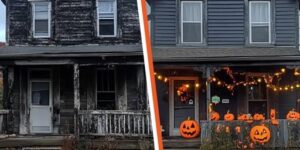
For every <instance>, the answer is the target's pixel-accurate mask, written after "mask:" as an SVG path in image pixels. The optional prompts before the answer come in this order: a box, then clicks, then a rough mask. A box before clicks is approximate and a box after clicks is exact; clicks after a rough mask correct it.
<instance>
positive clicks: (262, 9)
mask: <svg viewBox="0 0 300 150" xmlns="http://www.w3.org/2000/svg"><path fill="white" fill-rule="evenodd" d="M270 11H271V10H270V2H269V1H250V9H249V14H250V16H249V18H250V29H249V31H250V44H260V43H262V44H268V43H271V15H270Z"/></svg>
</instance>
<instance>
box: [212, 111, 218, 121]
mask: <svg viewBox="0 0 300 150" xmlns="http://www.w3.org/2000/svg"><path fill="white" fill-rule="evenodd" d="M210 120H212V121H218V120H220V114H219V113H218V112H215V111H212V112H211V113H210Z"/></svg>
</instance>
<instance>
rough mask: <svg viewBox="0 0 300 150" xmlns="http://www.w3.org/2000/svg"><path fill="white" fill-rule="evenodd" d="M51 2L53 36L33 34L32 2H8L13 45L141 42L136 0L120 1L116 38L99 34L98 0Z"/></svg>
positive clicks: (9, 31) (15, 0) (25, 0)
mask: <svg viewBox="0 0 300 150" xmlns="http://www.w3.org/2000/svg"><path fill="white" fill-rule="evenodd" d="M51 2H52V12H51V15H52V17H51V19H52V20H51V38H33V35H32V21H31V20H32V12H31V5H30V2H28V1H27V0H11V1H8V2H7V4H6V5H7V9H8V13H7V16H8V22H7V23H8V31H7V32H8V43H9V45H11V46H13V45H74V44H118V43H140V28H139V20H138V12H137V4H136V1H131V0H118V1H117V2H118V3H117V6H118V8H117V10H118V16H117V22H118V25H117V27H118V28H117V37H114V38H99V37H97V28H96V0H75V1H67V0H57V1H51Z"/></svg>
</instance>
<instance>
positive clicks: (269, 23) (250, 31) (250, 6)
mask: <svg viewBox="0 0 300 150" xmlns="http://www.w3.org/2000/svg"><path fill="white" fill-rule="evenodd" d="M253 3H267V5H268V9H269V11H268V12H269V14H268V17H269V18H268V19H269V21H268V22H252V16H251V14H252V4H253ZM271 17H272V16H271V2H270V1H250V2H249V42H250V44H271V42H272V39H271V38H272V36H271V32H272V29H271V28H272V26H271ZM253 23H268V28H269V30H268V31H269V34H268V35H269V41H268V42H253V41H252V26H253V25H252V24H253Z"/></svg>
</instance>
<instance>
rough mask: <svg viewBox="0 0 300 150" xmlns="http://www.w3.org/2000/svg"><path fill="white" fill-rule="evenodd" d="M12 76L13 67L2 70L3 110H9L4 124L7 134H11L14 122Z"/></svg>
mask: <svg viewBox="0 0 300 150" xmlns="http://www.w3.org/2000/svg"><path fill="white" fill-rule="evenodd" d="M14 74H15V70H14V67H11V66H9V67H7V66H6V67H5V69H4V70H3V86H4V87H3V107H4V109H7V110H9V114H8V117H7V120H6V121H7V122H6V126H5V128H6V132H7V133H13V132H14V129H13V128H12V127H13V120H14V116H13V111H12V108H13V107H12V104H13V102H12V101H13V100H12V99H13V85H14V82H15V81H14V79H15V77H14Z"/></svg>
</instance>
